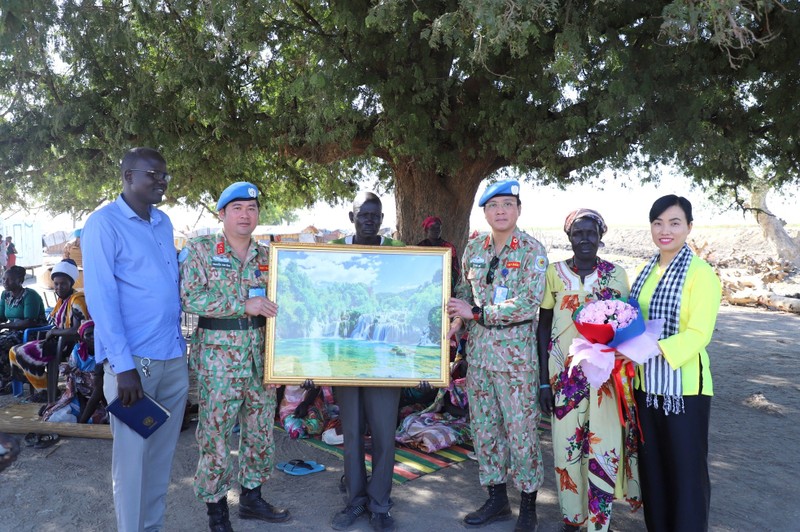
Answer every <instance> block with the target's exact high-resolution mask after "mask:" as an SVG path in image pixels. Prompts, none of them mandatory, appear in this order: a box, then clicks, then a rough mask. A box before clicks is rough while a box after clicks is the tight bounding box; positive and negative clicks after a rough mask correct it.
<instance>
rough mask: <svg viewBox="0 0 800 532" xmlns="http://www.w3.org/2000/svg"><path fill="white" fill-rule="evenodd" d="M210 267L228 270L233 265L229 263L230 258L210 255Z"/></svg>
mask: <svg viewBox="0 0 800 532" xmlns="http://www.w3.org/2000/svg"><path fill="white" fill-rule="evenodd" d="M211 267H212V268H221V269H224V270H230V269H232V268H233V265H232V264H231V259H229V258H228V257H211Z"/></svg>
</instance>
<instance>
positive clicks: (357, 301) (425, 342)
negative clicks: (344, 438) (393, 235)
mask: <svg viewBox="0 0 800 532" xmlns="http://www.w3.org/2000/svg"><path fill="white" fill-rule="evenodd" d="M268 297H269V298H270V299H272V300H273V301H275V302H276V303H277V304H278V315H277V317H275V318H274V319H270V320H268V323H267V328H268V330H267V343H266V344H267V345H266V366H265V368H266V371H265V381H266V382H268V383H282V384H297V383H302V382H303V381H304V380H305V379H313V380H314V381H315V383H318V384H333V385H336V384H350V385H359V386H415V385H417V384H418V383H419V382H420V381H423V380H424V381H429V382H430V383H431V384H432V385H434V386H446V385H447V381H448V377H449V372H448V366H449V344H448V342H447V341H446V340H445V334H446V332H447V330H446V326H447V325H448V321H447V319H446V316H445V315H444V309H445V304H446V302H447V299H448V298H449V297H450V253H449V251H448V250H447V249H446V248H430V247H410V246H409V247H388V246H387V247H380V246H354V245H347V246H345V245H315V244H297V243H273V244H272V246H271V248H270V282H269V292H268Z"/></svg>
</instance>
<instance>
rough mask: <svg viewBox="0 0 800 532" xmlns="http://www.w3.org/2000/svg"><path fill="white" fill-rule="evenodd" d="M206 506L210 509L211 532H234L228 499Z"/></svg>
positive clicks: (208, 503)
mask: <svg viewBox="0 0 800 532" xmlns="http://www.w3.org/2000/svg"><path fill="white" fill-rule="evenodd" d="M206 506H207V507H208V511H207V513H208V529H209V530H211V532H233V527H232V526H231V521H230V514H229V513H228V498H227V497H223V498H221V499H220V500H219V501H217V502H207V503H206Z"/></svg>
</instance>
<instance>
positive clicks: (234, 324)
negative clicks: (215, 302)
mask: <svg viewBox="0 0 800 532" xmlns="http://www.w3.org/2000/svg"><path fill="white" fill-rule="evenodd" d="M266 324H267V318H265V317H264V316H255V317H249V316H248V317H245V318H207V317H205V316H200V317H199V318H198V319H197V326H198V327H199V328H201V329H208V330H211V331H244V330H247V329H258V328H259V327H263V326H264V325H266Z"/></svg>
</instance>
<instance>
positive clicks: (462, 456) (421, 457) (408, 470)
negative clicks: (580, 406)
mask: <svg viewBox="0 0 800 532" xmlns="http://www.w3.org/2000/svg"><path fill="white" fill-rule="evenodd" d="M275 428H276V429H278V430H283V429H281V428H280V427H279V426H278V425H276V427H275ZM543 430H550V420H549V419H547V420H542V421H541V422H540V423H539V431H543ZM300 441H303V442H305V443H307V444H309V445H311V446H312V447H316V448H317V449H320V450H322V451H325V452H327V453H330V454H332V455H334V456H336V457H337V458H339V459H342V460H343V459H344V447H343V446H341V445H328V444H327V443H325V442H323V441H322V440H318V439H316V438H307V439H303V440H300ZM473 451H474V448H473V447H472V445H471V444H470V443H463V444H461V445H453V446H451V447H448V448H447V449H442V450H441V451H437V452H435V453H426V452H423V451H420V450H417V449H412V448H410V447H406V446H404V445H401V444H396V447H395V451H394V473H393V474H392V481H393V482H394V483H395V484H403V483H405V482H408V481H409V480H414V479H415V478H419V477H421V476H422V475H427V474H428V473H433V472H435V471H439V470H440V469H444V468H445V467H449V466H451V465H453V464H457V463H459V462H463V461H464V460H467V459H468V456H467V455H468V454H469V453H471V452H473ZM364 462H365V464H366V466H367V471H372V455H371V454H369V453H366V454H365V460H364Z"/></svg>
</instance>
